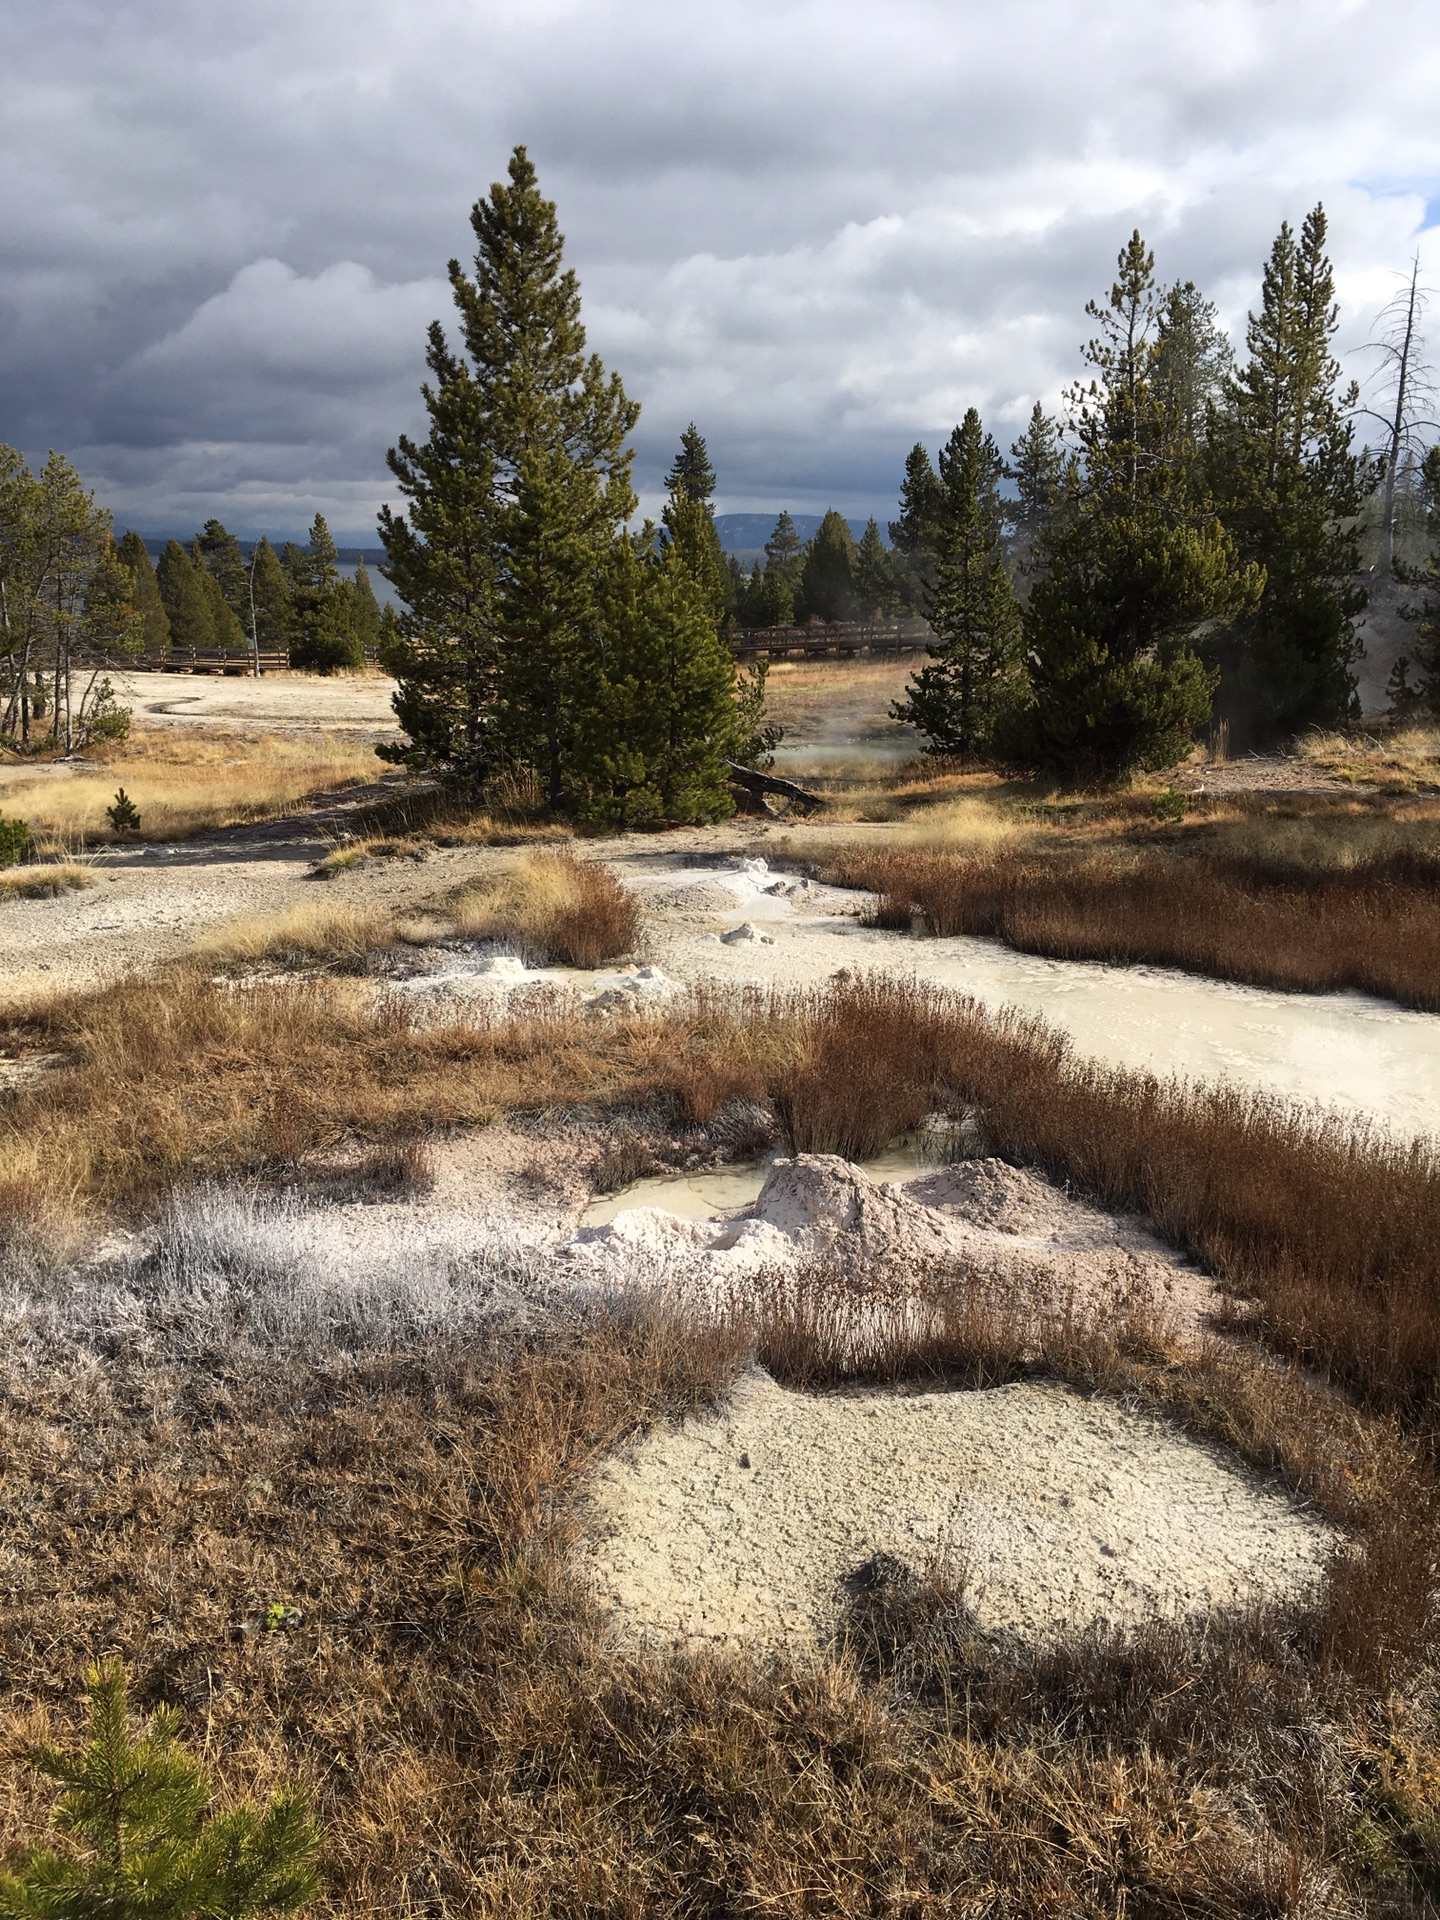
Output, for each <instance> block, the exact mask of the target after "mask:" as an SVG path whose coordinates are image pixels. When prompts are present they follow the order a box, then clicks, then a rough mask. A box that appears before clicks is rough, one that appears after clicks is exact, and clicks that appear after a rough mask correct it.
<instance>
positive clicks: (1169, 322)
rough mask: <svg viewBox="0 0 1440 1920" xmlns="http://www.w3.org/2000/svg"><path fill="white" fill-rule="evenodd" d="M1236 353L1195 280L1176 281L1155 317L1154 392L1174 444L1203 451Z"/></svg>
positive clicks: (1191, 452) (1212, 305) (1190, 452)
mask: <svg viewBox="0 0 1440 1920" xmlns="http://www.w3.org/2000/svg"><path fill="white" fill-rule="evenodd" d="M1234 367H1235V357H1234V355H1233V354H1232V353H1231V351H1230V341H1229V338H1228V336H1227V335H1226V332H1225V329H1224V328H1223V327H1222V326H1221V325H1220V322H1219V316H1218V312H1217V309H1216V306H1215V303H1214V301H1213V300H1207V299H1206V298H1205V296H1204V295H1203V294H1202V293H1201V291H1200V289H1199V288H1198V287H1197V286H1196V285H1195V282H1194V281H1193V280H1177V281H1176V282H1175V284H1174V286H1172V287H1171V288H1170V289H1169V291H1168V292H1167V293H1166V295H1165V298H1164V300H1163V302H1162V303H1161V306H1160V310H1159V313H1158V315H1157V318H1156V333H1155V392H1156V397H1157V398H1158V400H1159V402H1160V405H1161V407H1162V408H1163V409H1164V417H1165V419H1166V421H1167V422H1168V423H1169V429H1170V432H1171V435H1172V437H1173V439H1174V441H1175V443H1176V447H1177V448H1178V449H1180V450H1182V451H1184V452H1186V453H1188V455H1189V456H1190V457H1192V458H1193V457H1194V456H1195V455H1196V454H1197V453H1198V452H1199V451H1200V450H1202V449H1203V448H1204V447H1205V445H1206V442H1207V439H1208V436H1209V430H1210V416H1211V414H1212V412H1213V411H1214V409H1215V408H1216V407H1217V406H1218V405H1219V404H1220V402H1221V400H1222V398H1223V396H1224V393H1225V386H1226V382H1227V381H1228V380H1229V379H1230V377H1231V375H1232V374H1233V372H1234Z"/></svg>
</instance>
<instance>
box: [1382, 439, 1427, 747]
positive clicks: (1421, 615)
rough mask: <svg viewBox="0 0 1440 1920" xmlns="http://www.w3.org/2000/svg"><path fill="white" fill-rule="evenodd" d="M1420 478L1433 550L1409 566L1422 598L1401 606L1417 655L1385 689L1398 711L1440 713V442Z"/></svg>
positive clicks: (1409, 577)
mask: <svg viewBox="0 0 1440 1920" xmlns="http://www.w3.org/2000/svg"><path fill="white" fill-rule="evenodd" d="M1419 478H1420V491H1421V496H1422V499H1423V502H1424V509H1425V523H1426V527H1427V530H1428V532H1429V535H1430V541H1431V545H1430V552H1429V554H1428V556H1427V558H1426V561H1425V564H1424V566H1423V567H1421V568H1418V569H1415V570H1413V571H1412V570H1411V569H1408V568H1407V569H1406V572H1405V576H1404V577H1405V580H1406V582H1407V584H1408V585H1410V586H1412V587H1418V588H1419V589H1420V591H1421V598H1420V599H1419V601H1417V602H1416V603H1415V604H1413V605H1410V606H1403V607H1401V609H1400V611H1401V614H1402V615H1403V616H1404V618H1405V619H1407V620H1413V621H1414V622H1415V649H1414V659H1413V661H1411V660H1401V661H1398V662H1397V663H1396V669H1397V673H1398V680H1397V678H1396V674H1392V675H1391V684H1390V685H1389V686H1388V687H1387V688H1386V692H1387V693H1388V694H1389V696H1390V704H1391V706H1392V708H1394V709H1395V711H1396V713H1397V714H1403V715H1407V716H1408V715H1411V714H1413V713H1415V712H1416V711H1417V710H1418V709H1419V708H1421V707H1424V708H1427V709H1428V710H1429V711H1430V712H1431V713H1432V714H1435V715H1436V716H1440V445H1437V446H1433V447H1431V448H1430V449H1429V451H1428V452H1427V453H1426V455H1425V458H1424V460H1423V461H1422V462H1421V465H1420V476H1419ZM1412 664H1413V665H1414V667H1415V668H1416V669H1417V671H1418V676H1419V677H1418V678H1417V679H1416V680H1415V681H1413V682H1412V681H1410V680H1409V679H1408V677H1407V672H1406V669H1408V668H1409V667H1410V666H1411V665H1412Z"/></svg>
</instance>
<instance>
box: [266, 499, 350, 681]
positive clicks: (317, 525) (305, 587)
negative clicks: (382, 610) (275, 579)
mask: <svg viewBox="0 0 1440 1920" xmlns="http://www.w3.org/2000/svg"><path fill="white" fill-rule="evenodd" d="M282 562H283V565H284V568H285V572H286V575H287V576H288V579H289V584H290V599H291V604H292V606H293V608H294V620H295V639H294V641H293V643H292V645H291V648H290V661H291V665H292V666H296V667H300V668H303V669H305V670H307V671H309V672H311V673H336V672H343V671H345V670H347V669H353V668H355V667H362V666H364V664H365V656H364V654H363V653H362V652H361V650H360V642H359V640H358V639H357V638H356V635H355V623H354V607H353V595H352V592H351V589H350V585H349V582H348V581H345V580H342V578H341V576H340V556H339V554H338V553H337V552H336V550H335V542H334V541H333V540H332V539H331V537H330V529H329V527H328V526H327V525H326V524H325V516H324V514H322V513H317V514H316V516H315V519H314V523H313V524H312V526H311V528H310V544H309V545H308V546H305V547H297V546H295V545H294V544H293V542H290V541H287V542H286V543H285V547H284V550H283V555H282Z"/></svg>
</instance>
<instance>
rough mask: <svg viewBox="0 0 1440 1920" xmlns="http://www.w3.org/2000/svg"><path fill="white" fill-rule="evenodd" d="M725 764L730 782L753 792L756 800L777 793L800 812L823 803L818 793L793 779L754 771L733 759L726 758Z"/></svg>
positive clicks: (811, 810)
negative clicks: (806, 788)
mask: <svg viewBox="0 0 1440 1920" xmlns="http://www.w3.org/2000/svg"><path fill="white" fill-rule="evenodd" d="M725 765H726V767H727V768H728V770H729V773H730V779H731V782H732V783H733V784H734V785H735V786H737V787H743V789H744V790H745V792H746V793H748V794H753V795H754V797H755V798H756V799H757V800H759V799H761V798H763V797H764V795H765V794H767V793H774V794H778V795H779V796H780V798H781V799H783V800H788V801H789V802H790V804H791V806H793V807H798V808H799V810H800V811H801V812H802V813H813V812H814V811H815V810H816V809H817V808H819V807H823V806H824V804H825V802H824V801H823V800H822V799H821V797H820V795H819V794H818V793H807V792H806V791H805V789H804V787H797V786H796V784H795V782H794V781H793V780H781V779H778V778H777V777H776V775H774V774H773V773H756V772H755V770H754V768H753V767H742V766H739V765H738V764H737V763H736V762H735V761H734V760H727V761H726V762H725Z"/></svg>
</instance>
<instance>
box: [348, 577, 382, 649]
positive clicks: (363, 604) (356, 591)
mask: <svg viewBox="0 0 1440 1920" xmlns="http://www.w3.org/2000/svg"><path fill="white" fill-rule="evenodd" d="M350 591H351V626H352V630H353V632H354V635H355V640H356V643H357V644H358V646H359V648H360V651H361V655H362V657H363V656H364V653H365V649H366V648H367V647H368V648H370V649H371V650H372V651H373V650H374V649H375V648H376V647H377V646H379V644H380V602H379V601H378V600H377V599H376V598H375V588H374V586H373V585H372V583H371V580H370V570H369V568H368V567H367V566H366V565H365V561H364V559H363V557H362V559H361V560H360V561H359V562H358V564H357V565H356V568H355V578H354V581H353V582H352V583H351V589H350Z"/></svg>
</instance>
